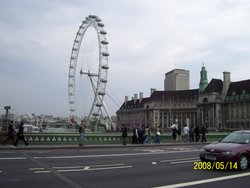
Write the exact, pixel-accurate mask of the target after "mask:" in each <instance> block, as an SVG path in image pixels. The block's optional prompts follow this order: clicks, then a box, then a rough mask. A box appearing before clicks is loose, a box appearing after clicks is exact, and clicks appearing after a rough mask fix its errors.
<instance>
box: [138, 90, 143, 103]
mask: <svg viewBox="0 0 250 188" xmlns="http://www.w3.org/2000/svg"><path fill="white" fill-rule="evenodd" d="M139 99H140V102H141V100H142V99H143V93H142V92H140V97H139Z"/></svg>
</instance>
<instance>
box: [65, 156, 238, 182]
mask: <svg viewBox="0 0 250 188" xmlns="http://www.w3.org/2000/svg"><path fill="white" fill-rule="evenodd" d="M134 160H135V163H133V165H132V166H133V167H132V168H124V169H113V170H110V171H103V170H98V169H97V170H94V171H91V170H83V171H80V172H79V171H75V172H72V171H68V172H67V171H64V172H62V173H63V174H64V176H67V177H69V178H70V179H73V180H74V181H76V182H78V183H79V184H81V181H82V182H85V185H86V184H87V185H88V187H96V186H98V185H99V186H100V185H102V187H113V186H117V185H119V187H154V186H162V185H171V184H176V183H185V182H190V181H197V180H204V179H207V178H215V177H221V176H222V177H223V176H226V175H230V174H234V173H235V172H225V171H206V170H202V171H194V170H193V165H192V163H189V164H188V163H183V164H180V163H178V164H174V165H173V164H171V165H170V164H167V163H160V164H158V163H156V165H153V164H149V163H148V160H147V159H145V158H142V159H140V160H138V159H134ZM145 161H146V162H147V163H146V164H145ZM236 173H238V172H236ZM81 185H82V186H83V185H84V184H81Z"/></svg>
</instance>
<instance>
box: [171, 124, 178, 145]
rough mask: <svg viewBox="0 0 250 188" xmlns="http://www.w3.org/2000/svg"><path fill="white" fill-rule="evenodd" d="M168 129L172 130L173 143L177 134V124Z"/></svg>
mask: <svg viewBox="0 0 250 188" xmlns="http://www.w3.org/2000/svg"><path fill="white" fill-rule="evenodd" d="M170 128H171V129H172V137H173V141H174V142H177V133H178V127H177V124H173V125H172V126H171V127H170Z"/></svg>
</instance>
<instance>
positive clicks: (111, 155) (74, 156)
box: [34, 149, 200, 159]
mask: <svg viewBox="0 0 250 188" xmlns="http://www.w3.org/2000/svg"><path fill="white" fill-rule="evenodd" d="M197 151H200V150H197V149H195V150H188V151H167V152H157V153H122V154H107V155H72V156H51V157H34V159H74V158H99V157H121V156H137V155H138V156H140V155H157V154H167V153H188V152H197Z"/></svg>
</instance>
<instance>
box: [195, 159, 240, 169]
mask: <svg viewBox="0 0 250 188" xmlns="http://www.w3.org/2000/svg"><path fill="white" fill-rule="evenodd" d="M237 169H238V165H237V162H201V161H199V162H194V170H237Z"/></svg>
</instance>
